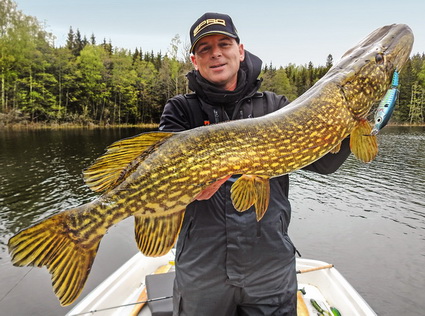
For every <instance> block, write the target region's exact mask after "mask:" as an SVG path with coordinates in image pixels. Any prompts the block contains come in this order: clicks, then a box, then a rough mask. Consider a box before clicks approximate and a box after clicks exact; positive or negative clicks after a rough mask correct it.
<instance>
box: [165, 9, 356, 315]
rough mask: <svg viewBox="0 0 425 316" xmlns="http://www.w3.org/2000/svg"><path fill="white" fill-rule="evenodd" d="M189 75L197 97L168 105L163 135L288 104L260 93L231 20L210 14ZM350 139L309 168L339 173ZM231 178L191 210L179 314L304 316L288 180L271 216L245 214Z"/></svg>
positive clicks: (273, 190)
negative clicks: (299, 311)
mask: <svg viewBox="0 0 425 316" xmlns="http://www.w3.org/2000/svg"><path fill="white" fill-rule="evenodd" d="M190 39H191V48H190V53H191V60H192V63H193V66H194V68H195V70H193V71H191V72H190V73H189V74H188V75H187V78H188V80H189V87H190V89H191V90H192V91H194V92H195V93H193V94H188V95H179V96H176V97H174V98H172V99H170V100H169V101H168V102H167V104H166V105H165V108H164V112H163V115H162V117H161V121H160V128H159V129H160V130H162V131H182V130H188V129H192V128H195V127H198V126H202V125H207V124H214V123H219V122H223V121H227V120H235V119H243V118H248V117H258V116H262V115H265V114H267V113H270V112H273V111H276V110H278V109H279V108H282V107H283V106H285V105H287V104H288V103H289V102H288V100H287V99H286V98H285V97H284V96H278V95H276V94H274V93H271V92H263V93H259V92H258V91H257V90H258V89H259V87H260V84H261V81H260V80H259V79H258V78H257V77H258V75H259V74H260V71H261V63H262V62H261V60H260V59H259V58H258V57H256V56H255V55H253V54H251V53H249V52H248V51H246V50H245V49H244V46H243V44H241V43H240V39H239V36H238V33H237V31H236V28H235V26H234V25H233V22H232V19H231V18H230V17H229V16H228V15H224V14H218V13H206V14H204V15H203V16H201V17H200V18H199V19H198V20H197V21H196V22H195V23H194V24H193V26H192V27H191V29H190ZM349 153H350V151H349V148H348V143H347V141H344V142H343V144H342V146H341V150H340V152H339V153H338V154H335V155H334V154H328V155H326V156H325V157H323V158H322V159H320V160H318V161H317V162H315V163H314V164H312V165H310V166H308V167H306V169H308V170H312V171H315V172H319V173H324V174H325V173H331V172H334V171H335V170H337V169H338V168H339V166H340V165H341V164H342V163H343V162H344V161H345V159H346V158H347V157H348V155H349ZM236 179H237V176H233V177H232V178H230V179H229V180H228V181H227V182H226V183H225V184H223V185H222V186H221V187H220V189H219V190H218V191H217V192H216V193H215V194H214V195H213V196H212V197H211V198H210V199H209V200H204V201H195V202H193V203H191V204H190V205H188V207H187V209H186V213H185V217H184V221H183V226H182V230H181V232H180V235H179V239H178V242H177V253H176V279H175V284H174V315H203V316H205V315H211V316H217V315H219V316H225V315H296V291H297V282H296V272H295V252H296V249H295V247H294V245H293V244H292V242H291V240H290V239H289V237H288V235H287V231H288V225H289V222H290V217H291V208H290V203H289V201H288V189H289V188H288V186H289V178H288V176H287V175H285V176H282V177H278V178H273V179H271V181H270V203H269V207H268V210H267V212H266V213H265V215H264V217H263V219H262V220H261V221H259V222H257V220H256V214H255V211H254V208H253V207H252V208H251V209H249V210H247V211H245V212H242V213H240V212H237V211H236V210H235V209H234V207H233V205H232V202H231V199H230V187H231V185H232V184H233V183H234V181H235V180H236Z"/></svg>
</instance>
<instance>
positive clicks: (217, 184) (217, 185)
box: [195, 176, 231, 200]
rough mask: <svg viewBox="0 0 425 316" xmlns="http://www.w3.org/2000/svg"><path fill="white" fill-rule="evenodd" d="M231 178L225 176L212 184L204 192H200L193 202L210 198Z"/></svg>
mask: <svg viewBox="0 0 425 316" xmlns="http://www.w3.org/2000/svg"><path fill="white" fill-rule="evenodd" d="M230 177H231V176H225V177H224V178H221V179H219V180H217V181H215V182H214V183H213V184H211V185H209V186H208V187H207V188H206V189H205V190H203V191H201V192H200V193H199V194H198V195H197V196H196V197H195V200H208V199H209V198H211V197H212V196H213V195H214V193H215V192H217V190H218V189H219V188H220V187H221V185H222V184H223V183H224V182H226V181H227V180H228V179H229V178H230Z"/></svg>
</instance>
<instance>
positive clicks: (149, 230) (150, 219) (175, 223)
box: [134, 210, 185, 257]
mask: <svg viewBox="0 0 425 316" xmlns="http://www.w3.org/2000/svg"><path fill="white" fill-rule="evenodd" d="M184 211H185V210H181V211H178V212H174V213H171V214H166V215H134V221H135V227H134V232H135V235H136V242H137V246H138V248H139V250H140V251H141V252H142V253H143V254H144V255H145V256H149V257H159V256H163V255H165V254H166V253H167V252H169V251H170V250H171V248H172V247H173V246H174V244H175V242H176V240H177V237H178V235H179V232H180V228H181V225H182V222H183V217H184Z"/></svg>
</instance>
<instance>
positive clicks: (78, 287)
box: [8, 206, 106, 306]
mask: <svg viewBox="0 0 425 316" xmlns="http://www.w3.org/2000/svg"><path fill="white" fill-rule="evenodd" d="M83 207H84V206H83ZM81 208H82V207H79V208H74V209H70V210H67V211H64V212H62V213H59V214H57V215H54V216H52V217H49V218H47V219H46V220H44V221H42V222H40V223H38V224H36V225H34V226H32V227H29V228H27V229H25V230H23V231H21V232H19V233H18V234H17V235H15V236H13V237H12V238H11V239H10V240H9V243H8V247H9V253H10V255H11V257H12V262H13V264H14V265H15V266H36V267H42V266H46V267H47V269H48V270H49V272H50V274H51V275H52V285H53V290H54V292H55V294H56V296H57V297H58V299H59V301H60V303H61V305H62V306H65V305H69V304H71V303H72V302H74V301H75V299H76V298H77V297H78V296H79V295H80V293H81V291H82V290H83V287H84V284H85V283H86V280H87V277H88V274H89V273H90V269H91V266H92V264H93V261H94V258H95V256H96V253H97V249H98V247H99V243H100V240H101V238H102V237H103V234H104V233H105V232H106V231H105V232H103V234H102V233H100V234H99V230H98V231H96V235H95V236H90V237H92V238H88V236H87V235H85V236H80V235H78V231H76V230H75V229H73V227H78V226H79V225H78V216H76V215H78V213H79V212H80V211H81ZM81 224H82V223H81ZM93 237H94V238H93Z"/></svg>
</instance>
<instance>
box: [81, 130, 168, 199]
mask: <svg viewBox="0 0 425 316" xmlns="http://www.w3.org/2000/svg"><path fill="white" fill-rule="evenodd" d="M172 135H173V133H164V132H149V133H143V134H139V135H136V136H133V137H129V138H125V139H122V140H119V141H117V142H115V143H113V144H112V145H110V146H109V147H108V148H107V150H106V153H105V154H103V155H102V156H100V157H99V158H97V159H96V161H95V162H94V164H93V165H91V166H90V167H88V168H87V169H86V170H84V171H83V175H84V181H85V182H86V184H87V186H89V187H90V189H92V190H93V191H95V192H101V191H106V190H109V189H111V188H113V187H115V186H117V185H118V184H120V183H121V182H122V181H124V180H125V179H126V178H127V176H128V175H129V174H130V173H131V171H133V170H134V169H135V168H136V167H137V166H138V165H139V163H140V162H142V161H143V160H144V159H145V157H146V156H147V155H148V154H149V153H150V152H152V149H154V148H156V147H157V146H159V145H160V144H161V143H162V142H163V141H164V140H165V139H167V138H168V137H170V136H172Z"/></svg>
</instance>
